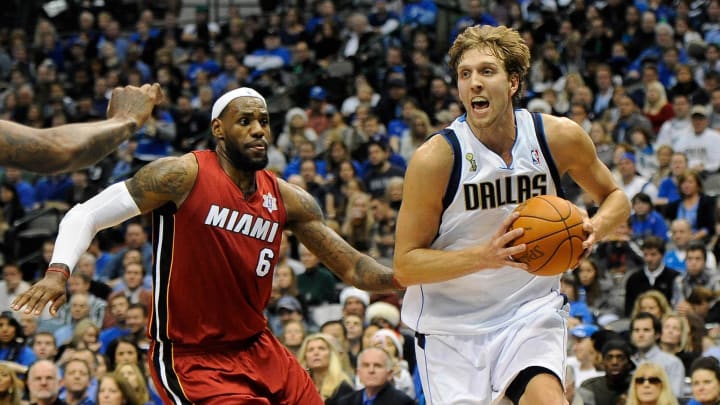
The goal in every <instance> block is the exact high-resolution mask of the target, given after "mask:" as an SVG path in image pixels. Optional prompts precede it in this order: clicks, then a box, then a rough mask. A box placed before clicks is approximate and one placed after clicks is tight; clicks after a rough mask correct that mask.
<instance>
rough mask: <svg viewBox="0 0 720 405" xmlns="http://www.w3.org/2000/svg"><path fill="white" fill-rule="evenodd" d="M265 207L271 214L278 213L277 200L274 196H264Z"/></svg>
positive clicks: (268, 194)
mask: <svg viewBox="0 0 720 405" xmlns="http://www.w3.org/2000/svg"><path fill="white" fill-rule="evenodd" d="M263 207H265V208H267V210H268V211H270V213H272V212H273V211H277V209H278V208H277V200H276V199H275V197H273V195H272V194H270V193H267V194H263Z"/></svg>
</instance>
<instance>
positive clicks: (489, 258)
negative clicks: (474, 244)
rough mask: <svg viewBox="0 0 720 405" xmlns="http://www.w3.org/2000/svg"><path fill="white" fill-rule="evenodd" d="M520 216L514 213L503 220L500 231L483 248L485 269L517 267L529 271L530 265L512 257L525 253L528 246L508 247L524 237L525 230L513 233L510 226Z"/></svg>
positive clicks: (482, 254) (519, 229)
mask: <svg viewBox="0 0 720 405" xmlns="http://www.w3.org/2000/svg"><path fill="white" fill-rule="evenodd" d="M519 216H520V214H519V213H517V212H513V213H511V214H510V215H508V216H507V218H505V219H504V220H503V222H502V223H501V224H500V226H499V227H498V230H497V231H496V232H495V234H494V235H493V236H492V237H491V238H490V240H489V241H488V243H487V244H486V245H484V246H482V247H481V248H482V249H483V250H484V251H483V252H482V253H481V257H482V260H483V267H484V268H500V267H504V266H510V267H515V268H518V269H522V270H527V269H528V265H527V264H525V263H520V262H517V261H515V260H514V259H513V258H512V256H513V255H517V254H520V253H523V252H524V251H525V249H526V248H527V246H526V245H525V244H524V243H523V244H520V245H517V246H508V245H509V244H510V242H512V241H513V240H515V239H517V238H519V237H520V236H522V234H523V232H524V229H522V228H517V229H513V230H511V231H508V229H510V225H512V223H513V222H514V221H515V220H516V219H517V218H518V217H519Z"/></svg>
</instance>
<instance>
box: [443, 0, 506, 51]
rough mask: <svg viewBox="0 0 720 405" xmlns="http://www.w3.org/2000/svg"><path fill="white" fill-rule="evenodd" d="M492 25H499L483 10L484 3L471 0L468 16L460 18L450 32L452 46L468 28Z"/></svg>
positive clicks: (478, 0)
mask: <svg viewBox="0 0 720 405" xmlns="http://www.w3.org/2000/svg"><path fill="white" fill-rule="evenodd" d="M478 24H479V25H492V26H493V27H496V26H497V25H498V23H497V21H495V18H493V16H492V15H490V14H488V13H486V12H485V10H483V6H482V2H481V1H480V0H470V2H469V3H468V12H467V15H465V16H462V17H460V18H458V20H457V21H456V22H455V25H454V26H453V30H452V32H450V42H449V43H450V44H452V43H453V42H455V37H457V36H458V34H459V33H460V32H461V31H462V30H464V29H465V28H467V27H472V26H473V25H478Z"/></svg>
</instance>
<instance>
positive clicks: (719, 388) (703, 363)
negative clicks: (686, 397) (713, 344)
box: [688, 357, 720, 405]
mask: <svg viewBox="0 0 720 405" xmlns="http://www.w3.org/2000/svg"><path fill="white" fill-rule="evenodd" d="M690 378H691V381H692V394H693V398H692V399H691V400H690V402H688V405H717V404H718V403H720V363H718V360H717V359H716V358H715V357H700V358H699V359H697V360H695V361H694V362H693V364H692V367H691V369H690Z"/></svg>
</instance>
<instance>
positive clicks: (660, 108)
mask: <svg viewBox="0 0 720 405" xmlns="http://www.w3.org/2000/svg"><path fill="white" fill-rule="evenodd" d="M643 113H644V114H645V116H646V117H647V118H648V119H649V120H650V123H651V124H652V130H653V134H654V135H657V133H658V132H659V131H660V127H661V126H662V124H663V123H664V122H665V121H667V120H669V119H670V118H672V117H674V116H675V113H674V112H673V108H672V104H670V102H668V99H667V93H666V92H665V86H663V84H662V83H660V82H659V81H657V80H655V81H652V82H650V83H648V84H647V86H646V92H645V105H644V106H643Z"/></svg>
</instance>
